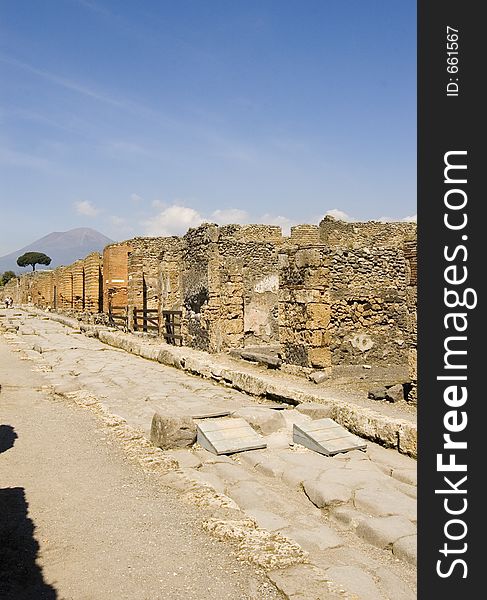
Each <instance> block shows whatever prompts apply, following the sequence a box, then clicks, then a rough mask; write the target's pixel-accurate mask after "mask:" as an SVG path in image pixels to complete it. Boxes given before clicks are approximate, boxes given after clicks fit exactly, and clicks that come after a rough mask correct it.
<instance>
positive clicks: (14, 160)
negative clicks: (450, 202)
mask: <svg viewBox="0 0 487 600" xmlns="http://www.w3.org/2000/svg"><path fill="white" fill-rule="evenodd" d="M0 165H5V166H8V167H22V168H28V169H38V170H41V171H44V170H49V169H50V167H51V163H50V162H49V161H48V160H46V159H45V158H41V157H39V156H34V155H32V154H27V153H25V152H18V151H17V150H12V149H11V148H6V147H3V148H1V147H0Z"/></svg>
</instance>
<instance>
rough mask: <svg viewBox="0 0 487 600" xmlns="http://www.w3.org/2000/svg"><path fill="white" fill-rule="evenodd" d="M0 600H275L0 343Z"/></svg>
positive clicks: (188, 512) (264, 583)
mask: <svg viewBox="0 0 487 600" xmlns="http://www.w3.org/2000/svg"><path fill="white" fill-rule="evenodd" d="M0 384H1V386H2V387H1V391H0V539H1V543H0V597H1V598H5V599H10V598H12V599H15V600H23V599H32V600H34V599H35V600H43V599H49V600H51V599H59V600H98V599H100V600H102V599H103V600H104V599H106V598H117V599H137V600H158V599H161V600H178V599H188V600H189V599H193V598H194V599H196V598H198V599H199V598H205V597H206V598H211V599H235V600H266V599H268V600H273V599H278V598H282V596H281V595H280V593H279V592H277V591H276V589H275V588H274V587H273V586H272V584H271V583H269V581H268V580H267V579H266V577H265V575H264V573H263V572H261V571H260V570H259V569H257V568H255V567H253V566H252V565H249V564H247V563H242V562H239V561H238V560H237V559H236V557H235V553H234V548H233V546H232V545H231V544H230V543H227V542H220V541H217V540H215V539H214V538H212V537H210V536H209V535H208V534H207V533H206V532H204V531H203V530H202V527H201V522H202V518H203V516H204V515H202V514H201V511H200V509H198V508H196V507H192V506H190V505H188V504H184V503H181V501H180V499H178V494H177V492H175V491H174V490H171V489H169V488H167V487H164V486H162V485H161V484H160V483H158V480H157V477H156V476H153V475H150V474H147V473H145V472H144V471H143V470H142V469H140V467H139V466H138V465H137V464H135V463H134V462H132V461H130V460H129V458H128V457H127V456H126V454H125V453H124V451H123V448H122V446H121V445H120V444H119V443H118V442H117V440H116V439H115V438H114V437H113V436H110V434H108V433H107V431H106V428H103V427H102V426H101V425H100V423H99V421H98V420H97V418H96V417H95V416H94V415H93V414H92V413H90V412H89V411H86V410H83V409H82V408H80V407H78V406H76V405H75V404H69V403H66V401H62V400H59V399H58V398H56V397H54V396H53V395H52V393H50V391H49V388H48V386H47V385H46V381H45V380H44V377H43V375H42V373H36V372H33V370H32V369H31V365H30V363H29V362H28V361H25V360H21V359H20V357H19V354H16V353H14V352H13V351H12V349H11V348H9V347H8V346H7V344H6V343H5V341H4V340H1V339H0Z"/></svg>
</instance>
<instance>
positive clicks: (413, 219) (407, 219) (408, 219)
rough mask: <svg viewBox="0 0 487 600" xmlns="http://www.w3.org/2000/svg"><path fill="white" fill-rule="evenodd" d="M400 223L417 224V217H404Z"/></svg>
mask: <svg viewBox="0 0 487 600" xmlns="http://www.w3.org/2000/svg"><path fill="white" fill-rule="evenodd" d="M401 221H404V222H405V223H417V222H418V215H411V216H410V217H404V219H401Z"/></svg>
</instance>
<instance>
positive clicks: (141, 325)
mask: <svg viewBox="0 0 487 600" xmlns="http://www.w3.org/2000/svg"><path fill="white" fill-rule="evenodd" d="M133 326H134V331H153V332H154V333H155V334H158V333H159V310H158V309H157V308H142V309H141V308H135V307H134V320H133Z"/></svg>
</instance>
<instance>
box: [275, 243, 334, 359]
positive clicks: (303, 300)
mask: <svg viewBox="0 0 487 600" xmlns="http://www.w3.org/2000/svg"><path fill="white" fill-rule="evenodd" d="M294 239H295V238H294ZM291 240H292V236H291ZM279 283H280V285H279V340H280V342H281V347H282V354H283V358H284V360H285V362H287V363H290V364H295V365H299V366H302V367H314V368H319V369H325V370H326V369H328V368H329V367H331V352H330V338H329V334H328V327H329V323H330V317H331V311H330V294H329V286H330V268H329V255H328V253H327V251H326V248H325V247H324V246H323V245H322V244H316V245H306V246H300V245H296V244H292V243H288V244H286V245H284V246H283V248H282V249H281V251H280V254H279Z"/></svg>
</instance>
